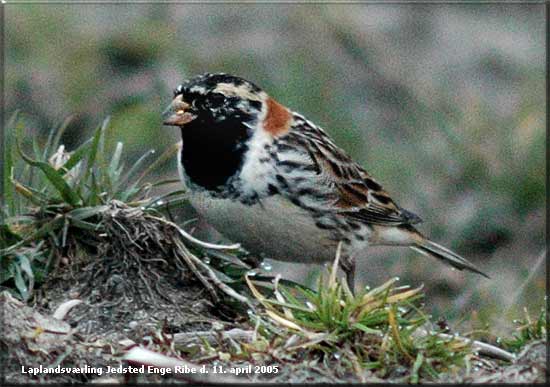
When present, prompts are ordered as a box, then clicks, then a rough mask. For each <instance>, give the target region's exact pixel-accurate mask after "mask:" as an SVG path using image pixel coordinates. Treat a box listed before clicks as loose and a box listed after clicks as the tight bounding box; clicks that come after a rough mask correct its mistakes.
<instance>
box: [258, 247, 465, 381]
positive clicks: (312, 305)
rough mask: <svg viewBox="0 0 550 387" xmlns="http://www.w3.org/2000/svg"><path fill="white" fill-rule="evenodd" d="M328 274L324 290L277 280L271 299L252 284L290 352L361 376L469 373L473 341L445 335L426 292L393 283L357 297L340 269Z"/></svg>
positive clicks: (270, 326)
mask: <svg viewBox="0 0 550 387" xmlns="http://www.w3.org/2000/svg"><path fill="white" fill-rule="evenodd" d="M337 261H338V257H337V258H336V260H335V266H333V268H332V271H331V272H330V273H329V274H328V280H325V279H324V278H325V276H321V277H320V279H319V283H318V290H317V291H312V290H309V289H303V288H296V287H288V286H285V285H279V284H278V283H277V282H276V283H275V286H274V289H273V295H274V296H273V297H271V298H267V297H265V296H264V295H262V293H261V292H260V291H259V290H258V289H257V287H256V285H255V284H254V281H252V280H249V281H248V284H249V286H250V288H251V290H252V293H253V294H254V296H255V297H256V299H258V301H259V302H260V303H261V304H262V305H263V306H264V308H265V309H264V310H262V312H261V314H260V315H258V316H256V318H257V319H258V322H263V325H264V326H265V327H266V329H267V330H268V331H270V332H272V333H273V334H274V335H276V336H279V337H281V338H282V341H283V342H284V343H283V342H281V344H282V347H284V348H285V349H286V350H287V351H292V350H294V351H304V349H308V350H309V351H311V354H312V355H313V354H316V353H317V354H321V355H322V358H323V359H325V360H328V361H329V362H330V359H338V362H336V363H335V364H334V365H333V367H336V368H340V370H339V371H340V372H341V373H343V374H345V373H346V372H353V373H355V374H356V375H357V376H358V377H359V379H360V380H361V379H362V378H364V377H365V372H366V371H371V372H373V373H374V374H375V375H376V376H377V377H380V378H387V377H396V376H401V377H403V376H406V379H407V380H408V381H410V382H413V383H414V382H418V380H419V378H420V377H422V378H428V379H430V378H431V379H434V380H435V379H437V378H438V377H439V374H441V373H442V372H454V373H458V372H459V371H461V370H464V369H468V368H470V361H471V359H472V357H473V356H474V352H475V351H474V350H473V349H472V346H471V343H470V342H469V341H467V340H464V339H463V338H460V337H458V336H456V337H455V336H449V335H441V334H442V333H443V332H440V329H439V328H438V327H437V326H435V327H434V326H432V323H431V322H430V318H429V316H427V315H425V314H424V313H423V312H422V310H421V308H420V305H419V301H420V300H421V299H422V297H423V294H422V293H421V288H416V289H409V287H407V286H401V287H398V286H396V282H397V280H398V279H397V278H393V279H391V280H389V281H387V282H386V283H384V284H383V285H381V286H378V287H376V288H374V289H372V290H363V291H361V292H359V293H357V294H353V293H352V292H351V291H350V290H349V288H348V286H347V284H346V282H345V280H342V281H340V280H338V279H337V277H336V267H337V266H336V265H337Z"/></svg>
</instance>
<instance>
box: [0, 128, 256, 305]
mask: <svg viewBox="0 0 550 387" xmlns="http://www.w3.org/2000/svg"><path fill="white" fill-rule="evenodd" d="M15 122H16V120H15V117H14V118H13V119H12V120H11V126H16V125H15ZM67 124H68V121H67V122H65V124H64V125H62V126H61V127H59V128H57V129H55V130H52V131H51V132H50V135H49V137H48V140H47V142H46V145H45V146H44V149H43V150H41V149H40V147H39V146H38V144H37V142H36V140H33V155H32V156H29V155H27V154H26V153H25V152H24V151H23V150H22V149H21V144H19V140H16V141H15V142H16V144H10V143H8V152H6V160H5V169H4V172H5V173H4V177H5V181H4V188H5V198H6V205H5V207H4V208H2V211H3V215H4V216H3V222H2V224H1V225H0V232H1V236H2V238H1V240H0V254H1V256H0V257H1V258H0V285H2V286H5V287H7V288H8V289H15V290H16V291H17V292H18V295H19V296H20V298H22V299H23V300H29V299H30V298H31V297H32V295H33V289H34V287H35V285H36V284H37V283H42V282H44V281H45V279H46V278H47V277H48V276H49V275H51V274H52V273H53V272H54V271H55V270H56V269H57V268H58V266H59V263H60V262H62V261H65V262H66V263H67V264H68V263H70V265H71V266H73V269H75V270H76V267H78V266H79V264H80V263H82V262H83V261H85V262H84V263H87V262H88V261H89V260H88V259H87V257H90V256H106V257H111V258H112V259H105V260H102V261H101V262H97V265H96V266H97V268H96V269H97V270H95V269H94V268H89V270H88V271H89V272H90V275H91V276H92V277H93V278H94V279H95V281H94V282H95V283H101V282H105V281H101V280H102V279H103V280H105V279H106V278H103V277H102V276H101V275H100V274H101V273H104V274H105V275H106V276H108V275H110V273H113V272H124V271H130V270H135V271H136V272H137V274H138V278H140V279H141V280H142V283H141V285H143V286H144V287H145V288H146V289H147V291H148V293H149V294H150V295H151V297H150V298H152V294H153V293H152V290H151V287H152V286H158V285H159V281H158V278H159V274H158V273H156V272H155V270H153V269H151V266H152V265H151V264H152V263H153V262H155V263H159V262H160V263H161V264H163V265H164V266H168V265H170V264H171V265H172V266H175V267H176V270H175V273H176V274H177V273H179V274H177V275H180V276H185V275H186V274H185V273H186V272H187V273H188V272H192V273H194V274H195V275H196V276H197V278H198V279H199V280H200V281H201V282H202V283H203V284H204V286H205V287H206V288H207V289H208V290H209V292H210V293H211V295H212V296H213V297H217V294H218V291H217V290H216V289H215V288H214V287H213V286H212V285H211V284H210V282H211V281H216V283H218V284H219V286H218V289H223V290H225V291H226V292H229V293H230V294H232V295H236V293H235V294H233V292H231V290H229V289H228V288H227V287H225V286H224V285H223V284H222V283H221V281H217V277H216V276H215V274H214V271H213V270H214V269H212V268H210V267H209V266H208V265H206V264H204V263H203V262H202V261H201V260H199V259H198V258H197V256H196V255H197V254H199V253H200V248H201V247H205V248H210V249H225V248H228V249H232V250H235V249H236V248H238V245H234V246H227V247H226V246H217V245H211V244H206V243H202V242H200V241H197V240H196V239H194V238H193V237H192V236H191V235H189V234H187V233H186V232H185V231H183V230H182V229H181V228H180V227H178V226H177V225H176V224H174V223H173V222H171V221H169V220H167V219H166V218H165V217H164V216H163V215H162V213H161V209H165V208H166V205H163V206H161V205H159V204H161V203H166V202H167V201H168V199H169V198H171V197H176V199H177V200H176V202H178V201H180V200H181V199H180V198H178V195H179V194H181V193H182V192H181V191H178V192H172V193H170V194H169V195H164V196H162V197H152V196H151V194H150V193H151V190H152V189H153V188H154V187H158V186H160V185H163V184H167V183H170V182H172V181H169V180H166V181H161V182H156V183H150V182H146V181H145V179H146V178H148V177H149V176H150V175H151V174H152V172H153V171H154V170H155V169H156V168H157V167H158V166H159V165H161V164H162V163H164V162H165V161H166V160H167V159H169V158H171V157H172V156H174V154H175V151H176V150H177V147H176V146H174V147H171V148H169V149H168V150H167V151H166V152H165V153H164V154H162V155H161V156H160V157H158V158H157V159H155V160H154V161H150V159H151V156H152V155H153V154H154V151H149V152H147V153H146V154H144V155H143V156H142V157H141V158H139V160H137V161H136V162H135V163H134V164H133V165H132V166H131V167H126V166H125V165H124V163H123V162H122V153H123V144H122V143H118V144H117V145H116V148H115V149H114V151H113V153H112V154H108V152H107V151H106V150H105V149H104V142H103V139H104V133H105V130H106V128H107V125H108V120H105V121H104V122H103V124H102V125H101V126H100V127H98V128H97V129H96V131H95V133H94V135H93V137H92V138H91V139H89V140H88V141H86V142H84V143H83V144H82V145H81V146H80V147H78V148H77V149H76V150H74V151H73V152H67V151H66V150H65V148H64V146H63V145H62V144H60V139H61V136H62V134H63V131H64V129H65V128H66V127H67ZM18 128H19V129H18V131H19V133H18V135H17V136H16V139H20V138H23V136H22V134H21V130H22V125H21V124H19V125H18ZM13 145H15V146H13ZM15 151H17V155H18V156H19V157H17V156H16V155H15V154H14V153H15ZM15 160H17V161H15ZM171 204H172V205H175V204H177V203H174V202H172V203H171ZM182 240H185V241H186V243H187V242H191V243H190V244H191V245H192V247H188V246H187V245H186V243H183V242H182ZM109 252H111V253H112V254H109ZM217 256H218V257H219V256H221V257H224V255H223V254H218V255H217ZM167 260H168V261H170V263H169V262H168V261H167ZM218 261H219V260H218ZM218 261H216V262H218ZM236 261H237V260H231V263H232V264H234V263H235V262H236ZM92 263H93V262H92ZM145 266H149V267H148V269H147V270H144V267H145ZM227 266H229V267H232V266H231V265H230V264H228V263H227V262H226V263H225V264H224V267H227ZM249 268H250V267H249V266H248V265H246V264H244V263H241V264H240V270H241V271H243V270H245V269H249ZM234 272H235V270H234ZM236 272H237V273H238V270H237V271H236ZM98 273H99V274H98ZM206 277H209V278H211V280H210V281H209V280H207V279H206ZM98 278H99V279H98ZM212 278H216V280H212ZM90 280H92V278H90ZM98 281H99V282H98ZM128 282H129V283H128V284H127V285H128V286H133V285H134V284H133V282H132V281H128ZM127 291H128V293H133V292H134V291H136V289H135V288H131V289H130V288H129V289H127ZM159 293H161V292H159ZM237 298H239V297H237ZM149 301H151V302H153V299H150V300H149Z"/></svg>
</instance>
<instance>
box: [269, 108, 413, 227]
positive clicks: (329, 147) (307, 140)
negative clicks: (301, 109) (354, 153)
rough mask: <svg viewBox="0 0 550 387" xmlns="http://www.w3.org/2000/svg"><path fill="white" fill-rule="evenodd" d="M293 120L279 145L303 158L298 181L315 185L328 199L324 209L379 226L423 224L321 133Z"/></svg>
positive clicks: (297, 117) (281, 148)
mask: <svg viewBox="0 0 550 387" xmlns="http://www.w3.org/2000/svg"><path fill="white" fill-rule="evenodd" d="M294 118H295V124H294V125H293V126H292V127H291V130H290V131H289V132H288V134H286V135H285V136H283V137H281V138H280V139H279V140H278V144H279V146H280V150H281V151H283V152H284V150H286V151H287V152H288V151H292V152H295V153H300V154H301V156H302V157H301V158H300V162H301V163H305V164H306V165H305V166H304V167H303V168H300V171H301V175H300V176H299V179H300V181H304V179H307V180H312V181H314V182H315V186H316V187H318V188H317V190H318V191H319V192H322V193H323V196H324V197H325V198H326V199H327V201H326V202H325V205H324V206H323V207H325V208H331V211H333V212H337V213H339V214H341V215H343V216H346V217H349V218H350V219H355V220H359V221H362V222H366V223H373V224H379V225H399V224H415V223H419V222H421V221H422V220H421V219H420V217H418V216H417V215H416V214H414V213H412V212H410V211H407V210H405V209H402V208H400V207H399V206H397V205H396V204H395V203H394V201H393V200H392V199H391V198H390V196H389V195H388V193H387V192H386V191H385V190H384V189H383V188H382V187H381V186H380V184H378V183H377V182H376V181H375V180H374V179H373V178H372V177H371V176H370V175H369V174H368V173H367V172H366V171H365V170H364V169H363V168H361V166H359V165H358V164H357V163H355V162H354V161H353V160H352V159H351V158H350V157H349V156H348V155H347V154H346V153H345V152H344V151H343V150H341V149H340V148H338V147H337V146H336V145H335V144H334V143H333V142H332V141H331V140H330V138H329V137H328V136H327V135H326V134H325V133H324V131H323V130H322V129H320V128H318V127H315V126H312V124H311V123H310V122H309V121H306V120H305V119H303V117H301V116H299V115H295V116H294ZM281 151H280V153H282V152H281ZM281 163H285V161H283V162H281ZM286 163H287V164H288V162H286ZM292 172H293V171H291V172H287V174H286V175H287V176H286V177H287V179H288V180H292V178H293V175H292ZM304 174H307V175H304ZM295 179H298V177H295ZM319 185H321V186H319ZM302 192H303V190H302ZM302 195H303V194H302ZM317 196H320V195H319V194H318V195H317ZM326 204H330V205H328V206H327V205H326ZM327 211H329V210H327Z"/></svg>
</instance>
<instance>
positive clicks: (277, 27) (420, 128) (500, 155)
mask: <svg viewBox="0 0 550 387" xmlns="http://www.w3.org/2000/svg"><path fill="white" fill-rule="evenodd" d="M5 9H6V26H5V27H6V52H5V57H6V58H5V59H6V91H5V94H6V105H7V106H6V113H7V115H8V116H9V115H10V114H11V113H13V112H15V111H16V110H18V111H19V112H20V114H21V115H22V117H23V118H24V120H25V123H26V128H25V130H26V134H27V135H28V137H35V138H39V139H40V140H41V141H45V140H46V136H47V133H48V131H49V130H50V128H51V127H53V126H57V125H60V124H61V122H63V121H64V120H65V119H66V118H67V117H69V116H72V120H71V121H70V124H69V127H68V130H67V131H66V133H65V135H64V137H63V143H64V144H65V145H66V146H67V147H68V149H69V150H70V149H74V147H76V146H78V145H79V144H80V143H81V142H82V141H84V140H85V139H87V138H88V137H89V136H90V134H91V132H92V131H93V130H94V129H95V128H96V127H97V125H99V124H100V123H101V122H102V121H103V119H104V118H105V117H106V116H110V117H111V124H110V127H109V130H108V133H107V138H108V143H109V144H110V146H111V147H114V145H115V143H116V142H117V141H122V142H124V144H125V149H126V150H127V153H126V156H127V159H128V160H127V162H128V164H129V165H130V164H131V163H132V162H133V161H135V160H136V159H137V158H138V157H139V156H140V155H142V154H143V153H144V152H145V151H146V150H148V149H155V150H156V151H157V152H162V151H164V150H165V149H166V148H167V147H168V146H169V145H171V144H173V143H174V142H176V141H179V135H178V132H177V131H176V130H174V129H173V128H169V127H163V126H162V125H161V122H160V112H161V111H162V110H163V109H164V107H165V106H166V105H167V104H168V103H169V102H170V100H171V96H172V94H171V93H172V90H173V89H174V88H175V87H176V86H177V85H178V84H179V83H180V82H181V81H182V80H183V79H185V78H187V77H190V76H193V75H196V74H200V73H204V72H227V73H233V74H235V75H239V76H242V77H244V78H247V79H249V80H251V81H253V82H255V83H256V84H258V85H259V86H260V87H262V88H264V89H265V90H266V91H268V93H270V94H271V95H272V96H273V97H275V98H276V99H277V100H279V101H280V102H282V103H283V104H285V105H287V106H288V107H290V108H292V109H294V110H297V111H299V112H301V113H303V114H304V115H306V116H307V117H308V118H309V119H310V120H312V121H313V122H315V123H317V124H319V125H320V126H322V127H323V128H325V130H326V131H327V132H329V133H330V134H331V135H332V136H333V138H334V139H335V141H336V143H337V144H339V145H340V146H341V147H342V148H344V149H345V150H346V151H347V152H348V153H349V154H351V156H352V157H354V159H355V160H356V161H357V162H359V163H360V164H361V165H363V166H364V167H365V168H366V169H367V171H369V172H370V173H371V174H373V175H374V176H375V177H376V178H377V179H378V181H379V182H381V183H382V185H383V186H384V188H386V189H387V190H388V191H389V192H390V194H392V196H393V198H394V199H395V200H396V202H397V203H399V204H400V205H401V206H402V207H404V208H407V209H409V210H411V211H413V212H415V213H417V214H419V215H420V216H421V217H422V218H423V219H424V223H423V224H421V225H420V229H421V231H423V232H425V233H426V234H428V235H430V236H431V237H432V239H434V240H435V241H437V242H440V243H441V244H443V245H445V246H447V247H450V248H452V249H454V250H455V251H457V252H459V253H460V254H462V255H463V256H465V257H467V258H468V259H470V260H471V261H472V262H474V263H476V264H477V265H478V266H479V267H480V268H481V269H482V270H483V271H485V272H487V273H489V274H490V275H491V279H485V278H483V277H480V276H477V275H475V274H470V273H463V272H458V271H454V270H451V269H449V267H447V266H445V265H443V264H440V263H439V262H436V261H434V260H431V259H429V258H426V257H423V256H420V255H418V254H417V253H415V252H413V251H409V250H408V249H401V248H386V247H374V248H371V249H370V250H369V253H368V256H365V257H360V258H359V264H358V266H359V267H358V271H359V273H358V277H359V282H360V283H364V284H369V285H371V286H376V285H379V284H381V283H382V282H385V281H386V280H388V279H389V278H390V277H392V276H399V277H400V278H401V283H403V284H409V285H411V286H418V285H420V284H424V286H425V290H426V293H427V298H426V308H427V310H428V311H429V312H430V313H432V314H433V315H434V316H436V317H443V318H446V319H447V320H448V321H449V322H451V323H453V324H454V325H453V326H455V327H459V328H461V329H464V327H466V328H472V329H473V328H480V327H483V326H484V325H485V324H491V330H492V331H494V332H497V333H499V332H509V331H510V330H511V324H512V320H513V319H514V318H518V317H519V316H520V315H522V314H523V308H524V307H526V308H527V309H528V311H529V312H530V313H531V314H535V313H537V312H538V310H539V309H540V307H542V306H543V305H544V303H545V299H544V297H545V270H546V268H545V209H546V207H545V206H546V205H545V203H546V194H545V183H544V177H545V66H544V65H545V46H544V31H545V24H544V23H545V19H544V4H485V5H479V4H462V5H459V4H452V5H443V4H440V5H436V4H429V5H421V4H346V5H343V4H342V5H291V4H261V5H250V4H246V5H244V4H242V5H237V4H211V5H206V4H102V5H83V4H78V5H70V4H58V5H54V4H46V5H38V4H32V5H30V4H29V5H23V4H8V5H6V8H5ZM176 176H177V173H176V163H175V160H173V161H171V162H169V163H166V165H164V166H163V168H162V169H161V171H160V174H159V176H158V177H159V179H161V178H175V177H176ZM178 188H179V187H178V185H173V186H171V187H169V188H168V189H172V190H175V189H178ZM289 265H290V266H292V267H291V268H290V267H289ZM272 270H273V271H274V272H277V271H281V272H282V273H283V274H284V275H285V276H287V277H290V278H294V279H297V280H303V281H306V282H308V283H310V284H311V283H312V281H314V280H315V278H316V276H317V275H318V272H319V270H320V268H319V267H314V268H311V267H307V266H303V265H291V264H280V263H277V262H273V269H272Z"/></svg>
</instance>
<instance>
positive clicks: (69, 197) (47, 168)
mask: <svg viewBox="0 0 550 387" xmlns="http://www.w3.org/2000/svg"><path fill="white" fill-rule="evenodd" d="M17 149H18V151H19V154H20V155H21V157H22V158H23V159H24V160H25V161H26V162H27V163H28V164H30V165H32V166H33V167H38V168H39V169H40V170H41V171H42V172H43V173H44V174H45V175H46V177H47V178H48V180H49V182H50V183H51V184H52V185H53V186H54V187H55V188H56V189H57V191H58V192H59V193H60V194H61V197H62V198H63V200H65V201H66V202H67V203H69V204H70V205H72V206H73V207H77V206H80V205H82V199H81V198H80V197H79V196H78V194H77V193H76V192H75V191H74V190H73V189H71V187H69V185H68V184H67V182H66V181H65V179H63V174H62V173H61V172H60V171H58V170H56V169H55V168H54V167H52V166H51V165H50V164H48V163H45V162H43V161H36V160H33V159H31V158H30V157H28V156H27V155H26V154H24V153H23V151H22V150H21V147H20V146H19V143H17Z"/></svg>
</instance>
